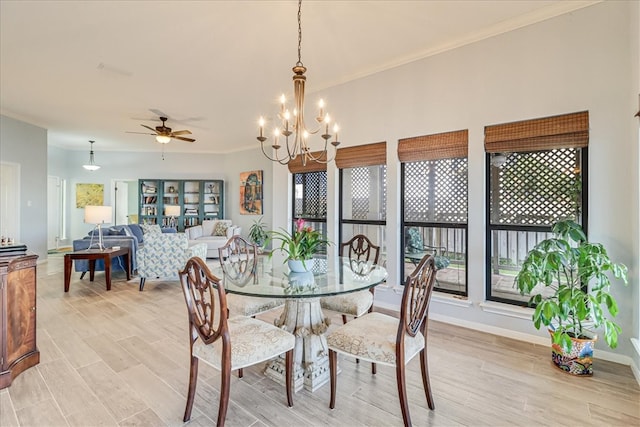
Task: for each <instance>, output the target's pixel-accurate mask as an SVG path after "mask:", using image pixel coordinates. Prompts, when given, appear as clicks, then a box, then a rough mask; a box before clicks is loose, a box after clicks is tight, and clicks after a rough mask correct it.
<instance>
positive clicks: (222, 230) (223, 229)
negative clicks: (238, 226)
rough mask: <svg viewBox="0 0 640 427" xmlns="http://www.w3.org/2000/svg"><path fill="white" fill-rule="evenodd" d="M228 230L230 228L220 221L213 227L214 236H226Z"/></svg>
mask: <svg viewBox="0 0 640 427" xmlns="http://www.w3.org/2000/svg"><path fill="white" fill-rule="evenodd" d="M227 228H229V226H228V225H227V224H226V223H225V222H222V221H218V222H216V225H215V226H214V227H213V235H214V236H226V235H227Z"/></svg>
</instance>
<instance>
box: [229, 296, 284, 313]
mask: <svg viewBox="0 0 640 427" xmlns="http://www.w3.org/2000/svg"><path fill="white" fill-rule="evenodd" d="M282 305H284V300H283V299H277V298H272V299H270V298H259V297H249V296H245V295H232V294H227V307H228V308H229V313H230V315H231V316H235V315H242V316H247V317H251V316H255V315H257V314H260V313H264V312H265V311H269V310H273V309H274V308H278V307H280V306H282Z"/></svg>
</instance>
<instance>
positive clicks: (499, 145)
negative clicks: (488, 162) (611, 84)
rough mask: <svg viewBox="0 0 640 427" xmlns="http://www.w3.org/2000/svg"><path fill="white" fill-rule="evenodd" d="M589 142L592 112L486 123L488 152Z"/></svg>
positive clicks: (485, 144)
mask: <svg viewBox="0 0 640 427" xmlns="http://www.w3.org/2000/svg"><path fill="white" fill-rule="evenodd" d="M588 145H589V112H588V111H581V112H579V113H571V114H563V115H560V116H553V117H545V118H542V119H533V120H523V121H520V122H512V123H505V124H501V125H492V126H485V128H484V149H485V151H486V152H487V153H502V152H509V153H513V152H519V151H539V150H552V149H554V148H584V147H587V146H588Z"/></svg>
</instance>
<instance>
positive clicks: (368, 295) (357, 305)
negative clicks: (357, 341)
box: [320, 234, 380, 374]
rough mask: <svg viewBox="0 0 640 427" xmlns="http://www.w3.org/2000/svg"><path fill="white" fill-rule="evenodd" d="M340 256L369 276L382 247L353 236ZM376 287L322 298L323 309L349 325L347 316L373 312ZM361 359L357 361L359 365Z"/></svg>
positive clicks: (359, 272)
mask: <svg viewBox="0 0 640 427" xmlns="http://www.w3.org/2000/svg"><path fill="white" fill-rule="evenodd" d="M340 256H341V257H345V258H348V259H349V268H350V269H351V270H352V271H353V272H354V273H355V274H361V275H364V274H367V273H369V271H371V269H372V268H373V267H374V266H375V265H377V264H378V259H379V257H380V246H377V245H374V244H373V242H372V241H371V240H369V238H368V237H367V236H365V235H364V234H357V235H355V236H353V237H352V238H351V239H350V240H349V241H348V242H346V243H343V244H341V245H340ZM374 295H375V287H371V288H369V289H368V290H365V291H358V292H352V293H349V294H343V295H336V296H330V297H323V298H320V306H321V307H322V308H323V309H326V310H331V311H336V312H338V313H342V323H343V324H345V323H347V316H353V317H356V318H357V317H358V316H362V315H363V314H364V313H367V312H369V313H371V312H372V311H373V298H374ZM359 362H360V359H356V363H359ZM371 372H372V373H373V374H375V373H376V364H375V363H372V364H371Z"/></svg>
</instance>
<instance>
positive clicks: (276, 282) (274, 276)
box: [211, 256, 387, 298]
mask: <svg viewBox="0 0 640 427" xmlns="http://www.w3.org/2000/svg"><path fill="white" fill-rule="evenodd" d="M308 262H309V261H307V263H308ZM274 264H275V265H274ZM310 270H311V271H307V272H304V273H294V272H291V271H289V268H288V267H287V266H286V264H284V265H282V264H280V263H279V262H277V261H276V262H274V261H273V260H272V259H269V257H266V256H263V257H260V258H259V259H258V266H257V271H256V274H255V277H242V278H240V277H237V276H236V277H233V276H232V275H231V274H225V273H224V272H223V270H222V267H221V266H220V265H219V264H218V265H216V266H215V267H214V268H212V269H211V272H212V273H213V274H214V275H215V276H216V277H219V278H220V279H221V281H222V283H223V285H224V288H225V290H226V291H227V292H228V293H232V294H239V295H246V296H254V297H269V298H311V297H324V296H331V295H338V294H346V293H349V292H356V291H360V290H363V289H368V288H370V287H372V286H376V285H378V284H380V283H382V282H384V281H385V280H386V278H387V270H386V269H385V268H384V267H381V266H378V265H371V264H370V263H360V262H357V261H354V260H350V259H349V258H338V259H337V260H335V262H330V260H327V259H321V258H316V259H314V260H313V266H312V267H311V268H310Z"/></svg>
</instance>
